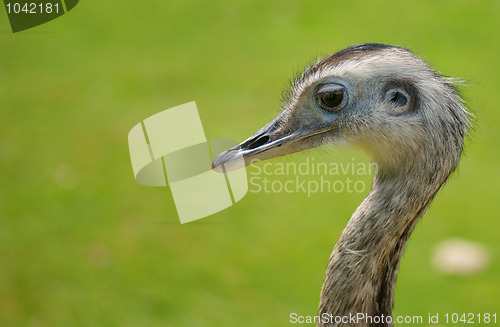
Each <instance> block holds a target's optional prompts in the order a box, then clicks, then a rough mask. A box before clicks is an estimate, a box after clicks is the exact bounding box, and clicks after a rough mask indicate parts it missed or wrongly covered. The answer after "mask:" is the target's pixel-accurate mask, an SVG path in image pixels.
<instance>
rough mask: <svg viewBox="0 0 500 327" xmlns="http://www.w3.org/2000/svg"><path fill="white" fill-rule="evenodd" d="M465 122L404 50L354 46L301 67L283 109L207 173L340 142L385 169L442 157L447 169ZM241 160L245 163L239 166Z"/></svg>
mask: <svg viewBox="0 0 500 327" xmlns="http://www.w3.org/2000/svg"><path fill="white" fill-rule="evenodd" d="M468 117H469V114H468V112H467V110H466V109H465V108H464V107H463V105H462V101H461V99H460V97H459V96H458V95H457V93H456V92H455V89H454V88H453V87H452V86H451V84H450V80H449V79H446V78H443V77H441V76H440V75H439V74H438V73H437V72H436V71H434V70H433V69H431V68H430V67H429V65H428V64H427V63H426V62H424V61H423V60H421V59H420V58H418V57H417V56H415V55H414V54H412V53H411V52H410V51H408V50H406V49H403V48H399V47H395V46H389V45H384V44H374V43H368V44H360V45H355V46H351V47H349V48H346V49H344V50H341V51H339V52H337V53H335V54H333V55H332V56H330V57H328V58H326V59H323V60H321V61H319V62H316V63H314V64H312V65H311V66H309V67H308V68H306V69H305V71H304V72H303V73H302V74H301V75H300V76H299V77H298V78H296V79H295V80H294V81H293V82H292V87H291V89H290V91H289V92H288V94H287V95H286V96H285V99H284V101H283V111H282V112H281V113H280V114H279V115H278V116H277V117H276V118H275V119H274V120H272V121H271V122H270V123H268V124H267V125H266V126H264V127H263V128H262V129H260V130H259V131H258V132H257V133H255V134H254V135H252V136H251V137H249V138H248V139H247V140H245V141H243V142H242V143H241V144H239V145H237V146H235V147H233V148H231V149H229V150H227V151H225V152H223V153H221V154H219V155H218V156H217V157H216V158H215V160H214V162H213V167H214V169H215V170H219V171H220V170H222V167H224V168H225V169H226V170H231V169H234V168H237V167H238V164H240V163H241V162H244V163H245V164H249V163H252V162H255V161H260V160H264V159H268V158H273V157H277V156H283V155H286V154H290V153H294V152H298V151H303V150H306V149H311V148H314V147H318V146H320V145H323V144H339V143H346V142H347V143H350V144H354V145H358V146H360V147H361V148H363V149H365V150H366V151H367V152H369V153H370V154H371V155H372V156H373V158H374V160H375V161H376V162H377V163H379V165H381V166H383V167H390V168H391V169H395V167H396V168H398V169H400V168H401V167H408V166H411V164H412V163H413V162H415V161H416V160H417V158H418V160H420V159H421V160H424V161H425V159H426V157H428V156H431V155H440V154H449V155H450V163H449V164H450V165H452V166H453V165H456V163H453V162H455V161H456V162H458V159H459V157H460V153H461V150H462V146H463V136H464V134H465V133H466V132H467V128H468V127H469V120H468ZM241 157H243V158H244V160H238V159H241ZM453 168H454V167H453Z"/></svg>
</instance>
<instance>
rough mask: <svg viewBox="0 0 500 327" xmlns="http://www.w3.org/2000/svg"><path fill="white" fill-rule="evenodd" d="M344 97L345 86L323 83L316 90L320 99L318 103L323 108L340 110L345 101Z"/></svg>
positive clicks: (332, 110) (317, 97)
mask: <svg viewBox="0 0 500 327" xmlns="http://www.w3.org/2000/svg"><path fill="white" fill-rule="evenodd" d="M344 98H345V94H344V88H343V87H342V86H340V85H337V84H335V85H330V84H326V85H322V86H320V87H319V89H318V91H317V92H316V99H317V101H318V105H319V106H320V107H321V108H323V109H325V110H328V111H330V112H335V111H338V110H339V109H340V108H341V107H342V105H343V104H344V103H345V101H344Z"/></svg>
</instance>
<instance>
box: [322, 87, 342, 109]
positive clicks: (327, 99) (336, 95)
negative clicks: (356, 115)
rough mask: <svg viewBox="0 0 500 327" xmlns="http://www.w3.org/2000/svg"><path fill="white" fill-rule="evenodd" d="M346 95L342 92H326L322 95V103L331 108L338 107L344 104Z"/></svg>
mask: <svg viewBox="0 0 500 327" xmlns="http://www.w3.org/2000/svg"><path fill="white" fill-rule="evenodd" d="M343 98H344V93H343V92H342V91H340V90H339V91H332V92H326V93H323V94H321V95H320V99H321V102H322V103H323V104H324V105H325V106H326V107H329V108H335V107H338V106H339V105H340V104H341V103H342V99H343Z"/></svg>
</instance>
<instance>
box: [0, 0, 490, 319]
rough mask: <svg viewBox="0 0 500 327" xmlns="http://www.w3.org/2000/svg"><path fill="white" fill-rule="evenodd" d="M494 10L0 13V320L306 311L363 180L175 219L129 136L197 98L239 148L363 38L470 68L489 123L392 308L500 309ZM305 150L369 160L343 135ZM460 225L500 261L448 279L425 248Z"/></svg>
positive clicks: (96, 6) (146, 7)
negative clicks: (291, 90) (147, 182)
mask: <svg viewBox="0 0 500 327" xmlns="http://www.w3.org/2000/svg"><path fill="white" fill-rule="evenodd" d="M499 14H500V2H499V1H496V0H490V1H481V2H480V3H478V2H471V1H463V0H445V1H430V0H421V1H418V2H417V1H412V2H403V1H385V2H381V1H372V0H368V1H318V0H312V1H263V0H262V1H261V0H257V1H256V0H254V1H241V2H234V1H220V0H218V1H192V0H184V1H147V2H144V1H116V0H112V1H111V0H110V1H104V2H103V1H99V2H97V1H82V2H80V4H79V5H78V6H77V7H75V9H73V10H72V11H71V12H69V13H68V14H66V15H64V16H63V17H60V18H58V19H56V20H54V21H51V22H49V23H47V24H45V25H42V26H39V27H36V28H33V29H31V30H27V31H24V32H20V33H16V34H12V32H11V31H10V26H9V23H8V19H7V15H6V12H5V11H4V10H3V9H1V10H0V106H1V109H0V169H1V170H0V176H1V179H0V182H1V187H0V326H65V327H66V326H120V327H126V326H134V327H135V326H218V327H220V326H234V325H237V326H288V325H290V323H289V315H290V313H292V312H296V313H298V314H299V315H314V314H315V313H316V312H317V305H318V301H319V292H320V287H321V284H322V281H323V276H324V271H325V267H326V264H327V260H328V258H329V255H330V253H331V250H332V248H333V246H334V244H335V243H336V241H337V239H338V237H339V235H340V233H341V231H342V229H343V227H344V226H345V224H346V222H347V221H348V219H349V217H350V215H351V213H352V212H353V211H354V210H355V208H356V207H357V205H358V204H359V203H360V202H361V200H362V199H363V198H364V197H365V196H366V193H367V191H366V192H364V193H345V192H344V193H335V194H332V193H316V194H313V195H311V196H310V197H308V196H307V195H305V194H303V193H278V194H276V193H264V192H260V193H248V194H247V196H246V197H245V198H244V199H242V200H241V201H240V202H239V203H238V204H237V205H235V206H232V207H230V208H228V209H226V210H224V211H222V212H219V213H217V214H215V215H213V216H210V217H208V218H205V219H202V220H200V221H197V222H193V223H189V224H185V225H180V224H179V220H178V217H177V212H176V209H175V206H174V203H173V199H172V195H171V193H170V191H169V190H168V189H165V188H154V187H144V186H140V185H138V184H137V183H136V182H135V181H134V177H133V174H132V168H131V164H130V158H129V153H128V145H127V134H128V131H129V130H130V129H131V128H132V127H133V126H134V125H135V124H137V123H138V122H140V121H141V120H143V119H144V118H146V117H149V116H151V115H153V114H155V113H157V112H159V111H162V110H164V109H167V108H170V107H173V106H176V105H179V104H182V103H186V102H189V101H193V100H194V101H196V102H197V105H198V109H199V112H200V116H201V119H202V121H203V124H204V128H205V133H206V136H207V137H208V138H230V139H234V140H237V141H241V140H243V139H245V138H246V137H248V136H250V135H251V134H253V133H254V132H255V131H256V130H258V129H259V128H261V127H262V126H263V125H264V124H265V123H267V122H268V121H269V120H270V119H272V118H273V117H274V116H275V115H276V113H278V112H279V110H280V109H279V105H280V97H281V92H282V89H283V88H286V87H287V85H288V80H289V79H290V78H291V77H292V76H293V74H294V73H296V72H297V71H300V69H302V68H303V67H304V66H305V65H307V64H308V63H309V62H310V61H311V60H312V59H314V58H316V57H317V56H322V55H328V54H331V53H333V52H335V51H337V50H340V49H342V48H344V47H346V46H349V45H352V44H356V43H362V42H382V43H389V44H395V45H399V46H403V47H408V48H410V49H412V50H413V51H414V52H415V53H417V54H418V55H419V56H421V57H423V58H424V59H426V60H428V61H429V62H430V63H431V64H432V66H433V67H434V68H436V69H438V70H439V71H441V72H442V73H443V74H445V75H449V76H453V77H459V78H463V79H465V80H466V81H467V83H466V86H464V87H462V90H463V96H464V98H465V100H466V101H467V104H468V106H469V107H470V108H471V110H472V111H473V112H474V114H475V115H476V117H477V120H476V127H475V129H474V131H473V132H472V135H471V137H470V139H469V140H467V143H466V150H465V155H464V157H463V160H462V162H461V166H460V169H459V170H458V172H457V173H455V174H454V175H453V177H452V178H451V179H450V180H449V181H448V182H447V184H446V185H445V186H444V187H443V189H442V190H441V191H440V192H439V194H438V196H437V198H436V199H435V201H434V202H433V204H432V206H431V208H430V209H429V211H428V212H427V214H426V215H425V216H424V218H423V220H422V221H421V222H420V223H419V224H418V225H417V228H416V230H415V232H414V234H413V235H412V236H411V238H410V241H409V244H408V247H407V251H406V252H405V254H404V256H403V259H402V263H401V268H400V271H399V277H398V281H397V286H396V300H395V312H394V314H395V315H423V316H425V317H427V315H428V313H432V314H435V313H440V314H441V315H442V314H445V313H452V312H457V313H462V312H467V313H468V312H472V313H483V312H490V313H494V312H498V309H499V298H500V297H499V293H500V279H499V277H498V276H499V275H500V263H499V252H500V242H499V241H498V236H499V227H500V221H499V218H500V217H499V214H498V185H499V184H500V172H499V170H498V169H497V168H498V160H500V147H499V146H498V140H499V139H500V128H499V127H498V125H499V123H500V121H499V120H500V111H499V110H498V105H497V103H498V96H497V95H498V89H499V88H500V64H499V60H498V53H499V52H500V41H499V37H498V32H499V31H500V20H499V19H498V18H499ZM307 155H308V156H310V157H315V158H316V160H317V161H324V162H330V161H336V162H351V161H352V160H355V161H356V162H369V158H368V157H367V156H366V155H364V154H363V153H362V152H360V151H359V150H356V149H350V148H346V149H334V150H328V151H321V150H319V151H311V152H309V153H308V154H307ZM304 158H306V156H305V155H304V154H297V155H293V156H289V157H285V158H281V159H275V160H274V162H283V163H288V162H294V161H296V162H301V161H303V160H304ZM352 158H354V159H352ZM251 169H255V168H250V171H251ZM365 177H366V178H365V179H364V180H365V181H366V182H367V183H368V185H369V183H370V179H371V177H370V176H365ZM449 238H461V239H466V240H469V241H473V242H477V243H480V244H482V245H483V247H484V248H485V249H487V252H488V255H489V264H488V265H486V266H485V267H484V269H482V270H480V271H479V272H477V273H474V274H469V275H467V276H457V275H450V274H447V273H445V272H442V271H441V270H439V269H438V268H437V267H436V266H435V265H433V263H432V260H433V256H434V252H435V249H436V247H437V246H438V244H440V242H442V241H443V240H446V239H449ZM498 313H500V312H498ZM441 325H446V324H443V323H441Z"/></svg>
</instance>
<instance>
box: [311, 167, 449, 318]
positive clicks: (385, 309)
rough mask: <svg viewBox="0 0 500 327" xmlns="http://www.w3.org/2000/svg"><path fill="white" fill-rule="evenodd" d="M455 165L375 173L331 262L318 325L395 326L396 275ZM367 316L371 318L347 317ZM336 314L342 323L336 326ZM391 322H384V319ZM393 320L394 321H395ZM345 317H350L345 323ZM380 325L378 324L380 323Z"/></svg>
mask: <svg viewBox="0 0 500 327" xmlns="http://www.w3.org/2000/svg"><path fill="white" fill-rule="evenodd" d="M453 168H454V167H450V168H449V169H440V170H438V171H435V170H433V169H428V170H427V171H426V172H425V170H424V173H422V171H421V170H420V171H419V170H413V171H418V172H419V173H418V174H417V173H411V170H410V171H408V170H406V172H405V175H404V176H401V175H400V174H386V173H384V171H383V170H382V171H378V172H377V173H376V174H375V177H374V181H373V185H372V189H371V191H370V193H369V194H368V196H367V197H366V199H365V200H364V201H363V202H362V203H361V205H360V206H359V207H358V208H357V210H356V211H355V212H354V214H353V215H352V217H351V219H350V220H349V222H348V223H347V226H346V227H345V229H344V231H343V232H342V234H341V236H340V239H339V241H338V242H337V244H336V245H335V248H334V250H333V253H332V255H331V257H330V260H329V262H328V267H327V270H326V276H325V280H324V283H323V287H322V290H321V296H320V306H319V315H320V318H326V317H328V320H326V319H321V322H320V323H319V324H318V326H356V327H364V326H370V327H371V326H392V323H390V321H391V320H390V319H388V318H387V317H388V316H392V307H393V299H394V286H395V282H396V275H397V271H398V267H399V263H400V260H401V256H402V254H403V251H404V249H405V246H406V243H407V241H408V238H409V236H410V234H411V232H412V231H413V229H414V227H415V225H416V223H417V222H418V220H419V218H420V217H421V216H422V215H423V214H424V213H425V211H426V210H427V208H428V207H429V205H430V203H431V201H432V199H433V198H434V196H435V194H436V193H437V191H438V190H439V188H440V187H441V185H442V184H443V183H444V182H445V180H446V179H447V177H448V176H449V174H450V173H451V171H452V170H453ZM358 314H364V315H365V316H371V317H372V318H373V322H372V320H370V319H369V318H367V320H363V321H357V323H356V324H353V323H352V320H346V318H343V317H349V316H356V315H358ZM335 316H337V317H341V318H337V322H340V323H338V324H336V323H335V318H334V317H335ZM383 317H384V318H385V320H383V319H382V318H383ZM391 318H392V317H391ZM340 319H344V322H341V320H340ZM376 321H378V323H377V322H376Z"/></svg>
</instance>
